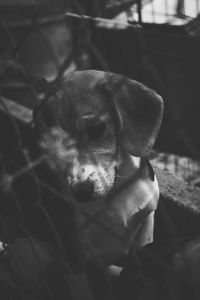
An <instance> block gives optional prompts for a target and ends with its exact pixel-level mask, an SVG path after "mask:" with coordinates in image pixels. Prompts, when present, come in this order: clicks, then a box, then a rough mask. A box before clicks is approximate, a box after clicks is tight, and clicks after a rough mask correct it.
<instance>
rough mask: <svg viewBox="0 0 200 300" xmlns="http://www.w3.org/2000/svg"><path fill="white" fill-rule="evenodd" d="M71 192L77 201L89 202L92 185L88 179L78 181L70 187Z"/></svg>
mask: <svg viewBox="0 0 200 300" xmlns="http://www.w3.org/2000/svg"><path fill="white" fill-rule="evenodd" d="M72 192H73V194H74V197H75V199H76V200H77V201H78V202H80V203H85V202H89V201H91V200H92V196H93V193H94V185H93V183H92V182H90V181H85V182H80V183H77V184H75V185H74V186H73V187H72Z"/></svg>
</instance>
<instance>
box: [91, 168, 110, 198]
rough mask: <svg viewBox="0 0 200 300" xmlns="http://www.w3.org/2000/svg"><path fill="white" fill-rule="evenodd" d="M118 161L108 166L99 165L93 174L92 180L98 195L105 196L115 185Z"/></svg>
mask: <svg viewBox="0 0 200 300" xmlns="http://www.w3.org/2000/svg"><path fill="white" fill-rule="evenodd" d="M115 170H116V163H115V162H113V163H112V165H109V166H108V167H103V166H97V170H96V172H94V173H93V175H92V176H91V180H92V181H93V182H94V191H95V194H96V195H99V196H104V195H106V194H107V193H108V192H109V191H110V190H111V189H112V187H113V185H114V182H115V173H116V171H115Z"/></svg>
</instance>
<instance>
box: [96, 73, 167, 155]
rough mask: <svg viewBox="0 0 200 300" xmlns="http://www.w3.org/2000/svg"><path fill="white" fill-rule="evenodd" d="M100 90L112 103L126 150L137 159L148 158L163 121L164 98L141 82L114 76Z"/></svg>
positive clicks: (107, 79)
mask: <svg viewBox="0 0 200 300" xmlns="http://www.w3.org/2000/svg"><path fill="white" fill-rule="evenodd" d="M99 88H100V89H101V91H102V92H104V94H106V97H109V98H110V99H111V100H112V101H111V102H112V105H113V106H114V111H115V112H116V116H117V121H118V124H119V128H118V129H119V132H120V138H121V141H122V145H123V147H124V149H125V150H126V151H127V152H129V153H130V154H132V155H135V156H146V155H148V153H149V151H150V150H151V148H152V146H153V144H154V142H155V139H156V136H157V133H158V130H159V128H160V124H161V120H162V113H163V100H162V98H161V97H160V96H159V95H158V94H157V93H156V92H155V91H153V90H151V89H150V88H148V87H146V86H144V85H143V84H141V83H139V82H137V81H134V80H132V79H129V78H127V77H125V76H121V75H117V74H111V73H107V75H106V74H105V77H104V78H103V79H102V80H101V82H99Z"/></svg>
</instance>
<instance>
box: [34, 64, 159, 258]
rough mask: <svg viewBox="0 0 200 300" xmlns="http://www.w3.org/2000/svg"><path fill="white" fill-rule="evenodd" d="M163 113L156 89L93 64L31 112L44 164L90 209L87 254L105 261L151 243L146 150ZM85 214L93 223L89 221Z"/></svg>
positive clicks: (154, 190)
mask: <svg viewBox="0 0 200 300" xmlns="http://www.w3.org/2000/svg"><path fill="white" fill-rule="evenodd" d="M162 111H163V101H162V98H161V97H160V96H159V95H158V94H157V93H156V92H154V91H152V90H151V89H149V88H147V87H145V86H144V85H142V84H141V83H138V82H136V81H134V80H131V79H129V78H127V77H124V76H121V75H118V74H113V73H107V72H102V71H96V70H87V71H76V72H74V73H71V74H69V75H67V76H66V78H65V79H64V81H63V82H62V84H61V86H60V88H58V89H57V90H56V92H52V93H50V95H49V96H48V97H46V98H45V99H44V100H43V101H42V103H41V104H40V105H39V106H38V107H37V109H36V110H35V113H34V119H35V125H36V130H37V133H38V137H39V141H40V146H41V148H42V149H43V151H45V152H46V153H47V154H48V162H49V165H50V166H51V167H52V168H54V169H56V170H59V172H60V173H61V174H62V176H63V178H64V179H65V180H66V183H67V184H68V185H69V187H70V189H71V191H72V192H73V194H74V195H75V199H76V200H77V203H81V207H82V208H83V209H84V210H85V211H86V212H87V213H86V214H87V216H86V215H84V214H83V215H82V216H81V217H80V226H81V228H83V227H84V226H85V227H84V228H85V229H84V231H83V232H82V236H83V244H84V249H86V250H85V253H86V257H87V259H90V258H91V256H92V255H94V253H96V254H98V255H99V254H100V255H102V257H104V258H105V260H107V261H108V262H109V263H110V261H112V260H114V259H115V258H118V257H120V256H121V255H124V254H126V253H128V251H129V250H130V249H131V248H135V247H141V246H143V245H144V244H146V243H148V242H151V241H152V237H153V215H154V211H155V209H156V206H157V202H158V197H159V189H158V184H157V180H156V178H155V176H154V174H153V170H152V168H151V166H150V164H149V163H148V161H147V159H146V156H147V155H148V154H149V152H150V150H151V148H152V146H153V144H154V142H155V139H156V136H157V133H158V130H159V127H160V123H161V119H162ZM130 178H131V179H130ZM120 187H122V188H120ZM116 190H117V192H115V191H116ZM109 196H110V197H109ZM94 216H95V217H94ZM88 217H93V218H94V222H93V223H92V224H90V225H88V226H86V225H85V224H87V223H88ZM91 245H92V247H93V248H94V249H95V251H92V250H91ZM94 249H93V250H94Z"/></svg>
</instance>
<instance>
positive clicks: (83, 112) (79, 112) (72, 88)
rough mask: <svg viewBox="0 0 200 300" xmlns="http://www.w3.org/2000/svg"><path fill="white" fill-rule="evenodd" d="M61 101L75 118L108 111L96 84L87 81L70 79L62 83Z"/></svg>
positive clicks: (97, 114) (104, 99)
mask: <svg viewBox="0 0 200 300" xmlns="http://www.w3.org/2000/svg"><path fill="white" fill-rule="evenodd" d="M63 90H64V93H63V101H64V102H65V105H66V108H67V110H68V112H70V114H71V116H72V113H73V114H74V117H75V118H82V117H84V116H87V115H96V116H97V117H98V116H99V115H103V114H105V113H108V111H109V109H108V101H107V99H106V97H105V96H104V95H103V93H102V92H101V91H100V90H98V88H97V87H96V85H92V84H91V83H90V82H87V81H85V80H84V81H80V80H77V81H76V80H73V81H72V80H71V81H66V82H65V84H64V89H63Z"/></svg>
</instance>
